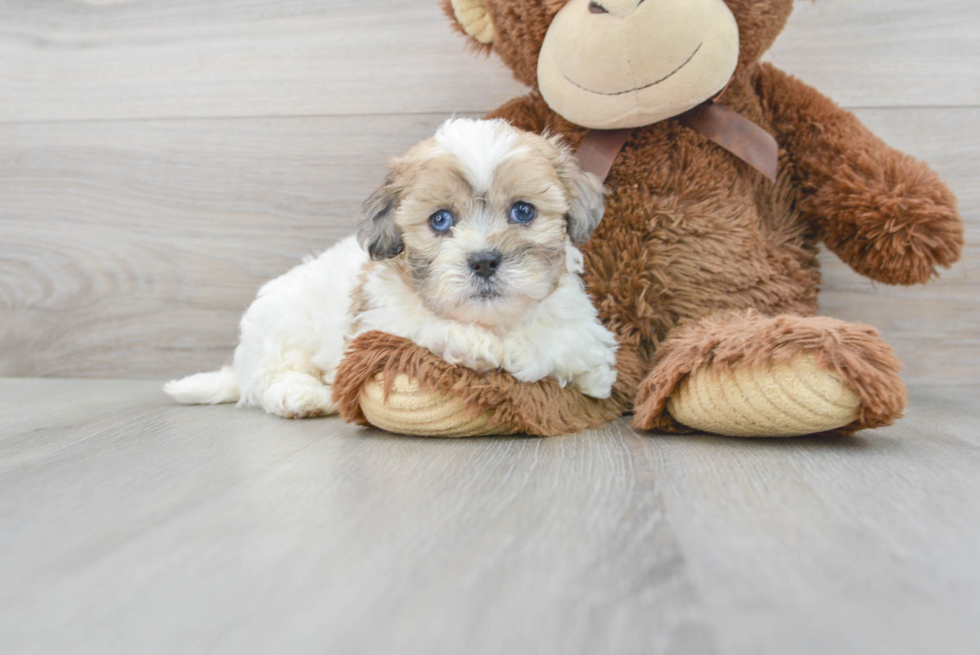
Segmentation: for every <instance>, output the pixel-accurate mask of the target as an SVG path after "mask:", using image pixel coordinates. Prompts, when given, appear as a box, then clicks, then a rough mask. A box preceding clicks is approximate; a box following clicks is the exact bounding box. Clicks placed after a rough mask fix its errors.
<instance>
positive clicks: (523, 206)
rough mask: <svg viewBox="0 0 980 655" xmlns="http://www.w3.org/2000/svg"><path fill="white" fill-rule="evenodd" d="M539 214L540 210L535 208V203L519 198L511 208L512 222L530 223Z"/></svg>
mask: <svg viewBox="0 0 980 655" xmlns="http://www.w3.org/2000/svg"><path fill="white" fill-rule="evenodd" d="M537 215H538V210H537V209H535V208H534V205H532V204H530V203H527V202H523V201H521V200H518V201H517V202H515V203H514V206H513V207H511V208H510V220H511V222H512V223H524V224H525V225H526V224H527V223H530V222H531V221H533V220H534V219H535V218H536V217H537Z"/></svg>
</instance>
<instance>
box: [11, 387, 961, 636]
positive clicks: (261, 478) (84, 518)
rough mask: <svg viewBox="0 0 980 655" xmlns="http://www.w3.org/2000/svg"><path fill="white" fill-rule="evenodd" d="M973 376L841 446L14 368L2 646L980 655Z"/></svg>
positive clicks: (929, 393)
mask: <svg viewBox="0 0 980 655" xmlns="http://www.w3.org/2000/svg"><path fill="white" fill-rule="evenodd" d="M978 397H980V388H976V387H974V388H962V389H949V388H947V389H942V390H936V389H929V388H926V389H913V395H912V398H913V401H912V406H911V409H910V411H909V416H908V418H907V419H906V420H904V421H903V422H901V423H900V424H899V425H898V426H896V427H893V428H888V429H883V430H878V431H874V432H867V433H864V434H861V435H858V436H855V437H850V438H844V439H840V438H838V439H829V440H828V439H791V440H776V441H765V440H736V439H724V438H717V437H708V436H685V437H669V436H663V435H646V434H637V433H635V432H633V431H632V430H631V429H629V428H628V427H627V426H626V425H625V424H624V423H613V424H610V425H609V426H608V427H607V428H605V429H602V430H597V431H593V432H591V433H587V434H582V435H576V436H568V437H560V438H554V439H524V438H506V439H500V438H493V439H473V440H435V439H415V438H402V437H394V436H391V435H388V434H385V433H381V432H378V431H374V430H369V429H361V428H354V427H351V426H348V425H346V424H343V423H342V422H341V421H340V420H338V419H316V420H307V421H288V420H284V419H279V418H275V417H271V416H268V415H264V414H261V413H258V412H256V411H251V410H240V409H236V408H234V407H231V406H220V407H199V408H187V407H177V406H174V405H172V404H171V403H170V402H168V400H166V399H165V398H163V397H162V396H161V394H160V392H159V384H158V383H155V382H132V381H65V380H17V379H6V380H0V581H2V583H0V652H2V653H4V655H15V654H18V655H19V654H21V653H23V654H27V653H100V654H114V653H119V654H126V655H129V654H133V653H140V654H141V655H148V654H155V653H160V654H164V653H166V654H172V653H209V654H221V653H228V654H230V655H250V654H252V653H290V654H291V655H302V654H305V653H309V654H311V655H312V654H322V653H338V654H340V653H358V654H364V655H367V654H378V655H389V654H391V653H398V654H399V655H415V654H418V655H433V654H443V653H445V654H460V653H467V654H472V655H480V654H484V653H486V654H498V653H508V654H517V653H555V654H562V655H569V654H576V653H581V654H582V655H595V654H598V653H609V654H616V655H622V654H632V653H637V654H641V653H642V654H644V655H650V654H657V653H683V654H685V655H687V654H701V653H731V654H735V653H746V654H749V653H751V654H753V655H758V654H772V655H785V654H788V653H793V654H797V653H800V654H809V653H812V654H813V655H828V654H833V655H843V654H849V653H855V654H860V655H873V654H874V655H876V654H882V655H901V654H905V653H908V654H909V655H913V654H914V655H921V654H923V653H929V654H930V655H936V654H941V655H946V654H948V655H960V654H962V655H969V654H972V653H977V652H980V556H978V555H980V411H978V408H977V405H978V403H977V398H978Z"/></svg>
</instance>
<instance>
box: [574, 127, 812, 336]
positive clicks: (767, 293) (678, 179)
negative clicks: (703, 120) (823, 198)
mask: <svg viewBox="0 0 980 655" xmlns="http://www.w3.org/2000/svg"><path fill="white" fill-rule="evenodd" d="M780 184H785V182H782V181H781V182H780V183H777V185H773V184H772V183H771V182H769V181H768V180H766V179H764V178H763V177H762V176H761V175H760V174H758V173H756V172H755V171H754V170H753V169H751V168H749V167H748V166H747V165H745V164H743V163H741V162H740V161H738V160H737V159H735V158H734V156H732V155H731V154H729V153H728V152H726V151H724V150H722V149H720V148H719V147H717V146H715V145H714V144H711V143H710V142H707V141H706V140H705V139H703V138H702V137H700V136H698V135H697V134H695V133H693V132H691V131H690V130H688V129H687V128H684V127H683V126H681V125H679V124H678V123H677V122H676V121H667V122H665V123H662V124H658V125H654V126H649V127H646V128H641V129H639V130H637V131H636V132H634V134H633V136H632V137H631V140H630V141H629V143H627V145H626V147H625V148H624V150H623V152H622V153H621V154H620V156H619V158H618V160H617V162H616V165H615V166H614V168H613V170H612V171H611V172H610V174H609V177H608V178H607V180H606V187H607V189H608V195H607V199H606V214H605V217H604V218H603V221H602V224H601V225H600V226H599V228H598V230H597V231H596V233H595V235H594V236H593V237H592V240H591V241H590V242H589V243H588V244H587V245H586V247H585V248H583V252H584V253H585V257H586V276H585V279H586V284H587V286H588V289H589V292H590V293H591V294H592V296H593V298H594V300H595V302H596V305H597V307H598V308H599V311H600V314H601V316H602V318H603V320H604V321H605V322H606V323H607V325H609V326H610V327H611V328H612V329H613V330H614V331H616V332H618V333H619V335H620V338H621V339H623V340H624V342H626V343H633V344H635V345H636V346H638V347H639V348H640V349H641V350H642V351H643V352H645V353H646V354H648V355H651V354H652V353H653V351H654V350H655V348H656V344H657V343H658V342H659V341H660V340H661V339H663V337H664V336H665V335H666V333H667V332H669V331H670V330H671V329H672V328H673V327H675V326H676V325H678V324H679V323H680V322H682V321H684V320H687V319H692V318H698V317H702V316H706V315H709V314H713V313H717V312H719V311H726V310H741V309H749V308H752V309H756V310H758V311H760V312H763V313H767V314H780V313H792V314H801V315H809V314H812V313H814V312H815V310H816V294H817V288H818V286H819V281H820V274H819V270H818V268H817V261H816V235H813V234H809V233H807V231H806V225H805V224H804V223H803V222H802V221H801V220H800V219H799V218H798V216H797V215H796V213H795V212H794V210H793V208H792V205H791V203H790V202H789V201H786V200H781V199H782V198H785V197H787V196H788V194H786V193H781V190H782V189H781V187H780V186H779V185H780Z"/></svg>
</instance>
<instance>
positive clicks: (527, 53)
mask: <svg viewBox="0 0 980 655" xmlns="http://www.w3.org/2000/svg"><path fill="white" fill-rule="evenodd" d="M444 4H445V7H446V10H447V12H448V14H449V15H450V17H452V18H453V19H454V20H455V23H456V25H457V27H458V28H459V29H460V30H461V31H462V32H463V33H464V34H466V35H467V38H469V39H471V41H472V43H473V44H474V45H476V46H478V47H480V48H484V49H488V50H492V51H493V52H495V53H496V54H497V55H498V56H500V57H501V59H502V60H503V61H504V62H505V63H506V64H507V65H508V66H509V67H510V68H511V69H512V70H513V72H514V75H515V76H516V78H517V79H518V80H520V81H521V82H523V83H525V84H527V85H528V86H530V87H531V88H532V89H533V91H532V92H531V93H530V94H529V95H527V96H525V97H523V98H519V99H516V100H514V101H512V102H509V103H508V104H506V105H504V106H503V107H501V108H500V109H498V110H496V111H494V112H492V116H493V117H503V118H506V119H508V120H509V121H511V122H512V123H513V124H514V125H516V126H518V127H521V128H523V129H527V130H532V131H535V132H543V131H546V130H547V131H550V132H553V133H559V134H561V135H563V136H564V137H565V138H566V139H567V140H568V141H569V142H570V143H571V144H573V145H575V146H578V145H579V144H580V143H582V142H583V140H587V139H589V138H594V135H597V134H603V133H602V132H598V131H597V130H612V129H614V128H626V129H630V128H632V131H631V132H622V133H621V134H622V139H625V143H624V144H623V145H622V147H621V149H619V150H618V152H617V150H616V148H615V147H613V149H612V151H611V152H607V154H608V156H609V157H610V158H612V157H614V160H612V159H611V162H612V166H611V170H610V171H609V173H608V177H607V178H606V187H607V189H608V197H607V211H606V216H605V218H604V219H603V222H602V224H601V225H600V227H599V229H598V230H597V231H596V233H595V235H594V236H593V238H592V240H591V241H590V242H589V243H588V244H587V245H586V246H585V248H584V249H583V250H584V253H585V257H586V276H585V279H586V283H587V286H588V289H589V292H590V293H591V295H592V297H593V299H594V302H595V304H596V306H597V307H598V308H599V311H600V315H601V317H602V319H603V321H604V322H605V324H606V325H607V326H608V327H609V328H610V329H611V330H612V331H613V332H614V333H615V334H616V335H617V337H618V339H619V341H620V344H621V348H620V351H619V356H618V371H619V381H618V383H617V384H616V388H615V392H614V394H613V396H612V397H611V398H610V399H608V400H595V399H592V398H587V397H585V396H582V395H580V394H578V393H577V392H575V391H573V390H571V389H563V388H561V387H560V386H559V385H558V384H557V382H555V381H554V380H552V379H545V380H543V381H541V382H538V383H536V384H524V383H520V382H517V381H515V380H514V379H513V378H511V377H510V376H508V375H507V374H505V373H502V372H490V373H483V374H480V373H476V372H474V371H471V370H469V369H466V368H461V367H460V368H457V367H452V366H449V365H447V364H446V363H445V362H443V361H442V360H440V359H438V358H436V357H435V356H433V355H432V354H431V353H429V352H428V351H425V350H423V349H421V348H419V347H417V346H415V345H413V344H411V343H409V342H407V341H405V340H403V339H399V338H395V337H392V336H390V335H385V334H381V333H368V334H365V335H362V336H361V337H360V338H359V339H357V340H356V341H355V342H354V343H353V344H352V348H351V351H350V353H349V354H348V356H347V357H346V359H345V361H344V363H343V364H342V365H341V369H340V371H339V372H338V375H337V379H336V382H335V384H334V396H335V399H337V400H338V402H339V404H340V406H341V410H342V413H343V414H344V415H345V416H346V417H347V418H348V419H349V420H354V421H358V422H360V423H372V424H374V425H377V426H379V427H382V428H386V429H389V430H392V431H394V432H401V433H408V434H431V435H444V436H462V435H474V434H503V433H510V432H524V433H528V434H535V435H554V434H560V433H565V432H573V431H577V430H580V429H583V428H585V427H589V426H594V425H598V424H601V423H602V422H605V421H608V420H611V419H613V418H616V417H618V416H620V415H622V414H623V413H626V412H630V411H635V419H634V425H635V426H637V427H640V428H644V429H659V430H668V431H688V430H690V429H697V430H703V431H708V432H714V433H717V434H723V435H731V436H789V435H802V434H813V433H818V432H827V431H842V432H853V431H855V430H859V429H863V428H872V427H877V426H882V425H887V424H889V423H891V422H892V421H894V420H895V419H896V418H898V417H900V416H901V415H902V412H903V410H904V407H905V402H906V391H905V387H904V386H903V384H902V381H901V379H900V378H899V369H900V363H899V361H898V360H897V358H896V357H895V355H894V353H893V351H892V349H891V348H890V347H889V346H888V345H887V344H885V343H884V342H883V341H882V340H881V338H880V337H879V335H878V333H877V331H875V330H874V329H873V328H871V327H868V326H865V325H857V324H853V323H847V322H844V321H839V320H835V319H831V318H826V317H820V316H816V315H815V312H816V310H817V290H818V288H819V284H820V272H819V270H818V266H817V258H816V252H817V246H818V244H820V243H821V242H822V243H824V244H825V245H826V246H827V247H828V248H830V249H831V250H832V251H834V252H835V253H837V254H838V255H839V256H840V257H841V259H842V260H843V261H845V262H846V263H847V264H848V265H850V266H851V267H852V268H853V269H854V270H856V271H858V272H859V273H861V274H863V275H866V276H868V277H870V278H872V279H874V280H877V281H879V282H883V283H886V284H902V285H909V284H920V283H924V282H927V281H929V280H930V279H931V278H932V277H934V276H935V275H936V271H937V268H939V267H948V266H949V265H951V264H952V263H954V262H955V261H956V260H957V259H958V258H959V256H960V252H961V249H962V245H963V226H962V222H961V220H960V218H959V216H958V214H957V210H956V200H955V198H954V197H953V194H952V193H951V192H950V191H949V189H948V188H947V187H946V186H945V185H944V184H943V182H942V181H941V180H940V179H939V178H938V177H937V176H936V174H935V173H933V172H932V171H931V170H930V169H929V168H928V167H926V166H925V165H924V164H922V163H920V162H917V161H915V160H914V159H912V158H911V157H909V156H907V155H904V154H902V153H900V152H897V151H895V150H893V149H891V148H890V147H888V146H887V145H885V144H884V143H882V142H881V141H880V140H879V139H878V138H877V137H875V136H874V135H873V134H872V133H871V132H870V131H868V130H867V129H866V128H865V127H864V126H863V125H861V123H860V122H858V120H857V119H856V118H855V117H854V116H853V115H852V114H851V113H849V112H847V111H844V110H843V109H841V108H839V107H838V106H837V105H835V104H834V103H833V102H832V101H830V100H828V99H827V98H825V97H824V96H822V95H821V94H820V93H818V92H817V91H815V90H814V89H812V88H810V87H808V86H806V85H805V84H803V83H802V82H800V81H798V80H796V79H794V78H792V77H790V76H789V75H787V74H785V73H783V72H781V71H780V70H778V69H776V68H774V67H773V66H770V65H768V64H763V63H760V61H759V59H760V57H761V56H762V55H763V53H764V52H765V51H766V50H768V49H769V47H770V46H771V45H772V43H773V41H774V40H775V39H776V37H777V35H778V34H779V33H780V31H782V29H783V26H784V25H785V23H786V20H787V19H788V17H789V15H790V12H791V11H792V4H793V2H792V0H655V1H646V2H644V0H593V1H591V2H590V1H589V0H568V1H567V2H566V1H563V0H444ZM712 101H714V103H715V105H714V109H717V110H718V111H720V112H722V115H724V116H728V117H729V118H731V119H732V121H733V124H734V125H736V126H740V127H736V128H733V129H734V132H735V136H736V138H734V139H730V141H732V142H733V143H735V145H732V146H730V147H729V149H726V148H724V147H721V146H719V145H718V143H717V142H718V139H712V138H709V137H710V135H708V136H706V134H707V133H708V131H706V130H704V129H698V127H697V126H696V125H695V124H694V123H692V120H691V116H692V110H693V112H695V114H694V115H696V113H697V112H699V111H700V110H701V109H704V108H705V107H708V106H710V105H706V104H705V103H711V102H712ZM749 122H751V124H754V126H758V127H761V128H762V130H764V131H765V132H766V133H768V134H769V135H771V136H772V137H775V141H776V143H778V175H777V176H776V178H775V181H774V182H773V181H770V180H769V179H766V176H765V175H763V174H762V173H760V172H759V170H757V168H761V169H763V170H764V169H765V167H764V166H762V167H760V166H758V165H756V167H755V168H754V167H753V166H750V165H749V164H748V163H746V162H747V161H752V160H753V157H752V156H751V154H752V153H751V151H752V150H753V144H752V143H749V144H748V146H747V147H746V143H744V142H742V143H741V145H739V143H740V140H739V138H737V137H738V134H742V135H743V136H744V135H745V134H749V135H751V134H752V131H751V129H747V128H746V125H747V124H749ZM716 127H717V126H716ZM590 129H591V132H590ZM719 129H721V131H723V132H725V131H730V130H729V127H726V126H724V125H722V126H721V127H720V128H719ZM739 129H742V131H741V132H739ZM709 131H710V130H709ZM589 134H591V135H593V136H592V137H590V136H588V135H589ZM611 134H615V133H611ZM763 136H765V135H763ZM754 138H755V137H752V136H749V137H747V139H748V141H749V142H751V141H752V140H753V139H754ZM765 138H769V137H765ZM622 139H620V141H622ZM763 140H764V139H763ZM770 140H771V139H770ZM614 141H615V139H614ZM721 141H722V142H725V139H721ZM741 141H745V139H742V140H741ZM760 147H761V146H760ZM746 150H748V151H749V152H748V153H747V152H746ZM607 151H608V148H607ZM773 153H774V154H773V157H774V156H775V148H774V149H773ZM756 155H757V156H758V153H756ZM761 157H762V159H765V155H762V156H761ZM757 158H758V157H757ZM773 163H775V162H773Z"/></svg>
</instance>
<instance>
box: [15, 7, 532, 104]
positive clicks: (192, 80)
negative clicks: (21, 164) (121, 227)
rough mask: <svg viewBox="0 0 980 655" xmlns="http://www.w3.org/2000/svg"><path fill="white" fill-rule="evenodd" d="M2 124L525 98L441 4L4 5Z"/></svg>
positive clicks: (505, 72) (472, 102)
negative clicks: (469, 47) (469, 45)
mask: <svg viewBox="0 0 980 655" xmlns="http://www.w3.org/2000/svg"><path fill="white" fill-rule="evenodd" d="M0 27H2V29H0V61H3V62H4V65H3V66H2V67H0V120H2V121H52V120H91V119H98V120H106V119H134V118H160V117H167V118H173V117H230V116H251V117H256V116H263V117H264V116H306V115H338V114H343V115H350V114H365V113H370V114H384V113H398V114H406V113H426V112H439V113H452V112H454V111H480V112H482V111H484V110H485V109H486V108H489V107H494V106H497V105H499V104H501V103H503V102H504V101H506V100H508V99H510V98H511V97H513V96H515V95H517V94H519V93H522V92H523V89H524V87H522V86H521V85H519V84H518V83H517V82H515V81H513V79H512V77H511V74H510V72H509V71H507V70H505V69H504V68H503V66H502V65H501V64H500V63H499V62H498V61H497V60H495V59H487V58H481V57H477V56H474V55H473V54H472V53H469V52H467V51H466V50H465V41H464V40H463V39H462V38H461V37H459V36H457V35H456V34H455V33H454V32H453V31H452V30H451V29H450V25H449V22H448V19H447V18H446V17H445V16H443V14H442V11H441V10H440V8H439V3H438V2H437V0H329V2H321V1H318V0H285V1H284V0H209V1H208V2H195V1H194V0H124V1H122V2H98V3H95V2H85V3H78V2H70V3H69V2H59V1H56V0H30V1H29V2H14V1H6V2H0Z"/></svg>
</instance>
